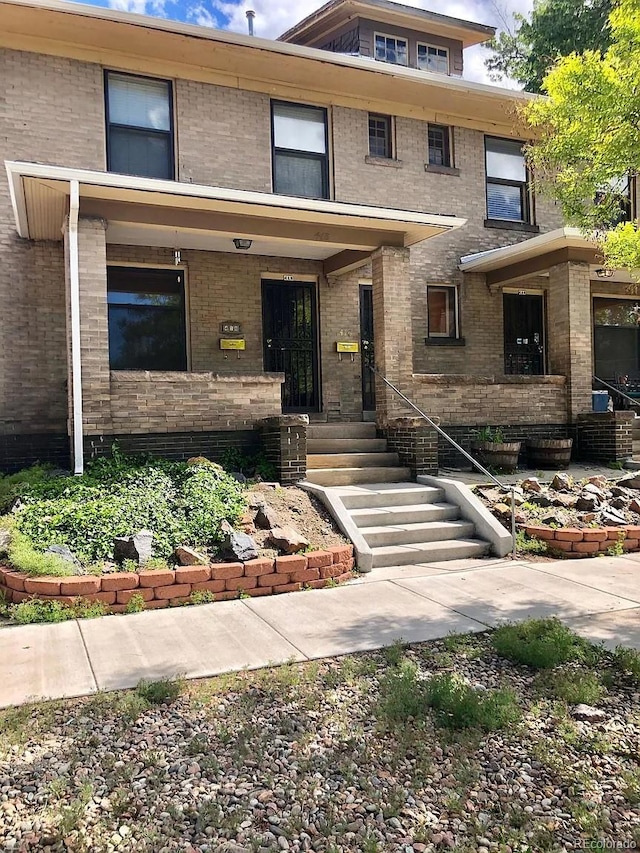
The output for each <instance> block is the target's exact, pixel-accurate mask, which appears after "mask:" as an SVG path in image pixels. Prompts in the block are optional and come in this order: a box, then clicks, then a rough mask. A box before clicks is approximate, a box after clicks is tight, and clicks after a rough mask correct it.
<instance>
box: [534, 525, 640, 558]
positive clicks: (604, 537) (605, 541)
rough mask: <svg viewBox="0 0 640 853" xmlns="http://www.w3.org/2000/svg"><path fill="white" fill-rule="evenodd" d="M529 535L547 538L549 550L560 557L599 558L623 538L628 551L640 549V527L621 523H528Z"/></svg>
mask: <svg viewBox="0 0 640 853" xmlns="http://www.w3.org/2000/svg"><path fill="white" fill-rule="evenodd" d="M524 529H525V530H526V532H527V534H528V535H529V536H535V537H536V539H543V540H544V541H545V542H546V543H547V549H548V550H549V551H552V552H555V553H556V556H558V557H566V558H572V557H573V558H575V557H595V556H596V555H597V554H606V553H607V552H608V551H609V549H610V548H612V547H615V546H616V545H617V544H618V542H619V541H620V540H621V541H622V548H623V550H624V551H640V526H638V525H637V524H626V525H625V524H621V525H620V526H619V527H583V528H580V527H557V528H553V527H543V526H542V525H538V524H527V525H525V528H524Z"/></svg>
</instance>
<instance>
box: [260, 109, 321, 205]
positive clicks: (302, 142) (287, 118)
mask: <svg viewBox="0 0 640 853" xmlns="http://www.w3.org/2000/svg"><path fill="white" fill-rule="evenodd" d="M271 110H272V121H273V191H274V192H276V193H282V194H283V195H295V196H301V197H303V198H329V155H328V153H327V152H328V139H327V111H326V110H325V109H324V108H323V107H312V106H307V105H306V104H292V103H288V102H284V101H273V102H272V105H271Z"/></svg>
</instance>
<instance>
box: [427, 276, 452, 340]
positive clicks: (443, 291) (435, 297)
mask: <svg viewBox="0 0 640 853" xmlns="http://www.w3.org/2000/svg"><path fill="white" fill-rule="evenodd" d="M427 337H429V338H457V337H459V319H458V288H457V287H456V286H455V285H448V284H438V285H434V284H430V285H427Z"/></svg>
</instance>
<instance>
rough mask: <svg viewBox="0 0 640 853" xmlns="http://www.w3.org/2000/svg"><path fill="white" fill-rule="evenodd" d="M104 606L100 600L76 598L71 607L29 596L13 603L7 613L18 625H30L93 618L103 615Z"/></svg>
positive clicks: (104, 611)
mask: <svg viewBox="0 0 640 853" xmlns="http://www.w3.org/2000/svg"><path fill="white" fill-rule="evenodd" d="M105 613H106V608H105V606H104V604H102V602H100V601H86V600H84V599H78V601H77V602H76V604H74V605H73V607H70V606H69V605H68V604H62V603H61V602H59V601H45V600H41V599H39V598H30V599H27V600H26V601H21V602H20V604H13V605H11V607H10V608H9V615H10V617H11V618H12V619H13V621H14V622H17V623H18V624H19V625H30V624H33V623H36V622H66V621H68V620H69V619H95V618H96V617H97V616H104V615H105Z"/></svg>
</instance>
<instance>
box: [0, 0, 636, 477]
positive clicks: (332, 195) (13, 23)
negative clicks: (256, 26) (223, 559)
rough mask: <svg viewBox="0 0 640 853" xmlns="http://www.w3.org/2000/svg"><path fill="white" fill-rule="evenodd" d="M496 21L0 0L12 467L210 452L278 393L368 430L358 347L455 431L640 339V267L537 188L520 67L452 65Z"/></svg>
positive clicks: (250, 425)
mask: <svg viewBox="0 0 640 853" xmlns="http://www.w3.org/2000/svg"><path fill="white" fill-rule="evenodd" d="M492 33H493V30H492V28H490V27H486V26H481V25H479V24H474V23H468V22H465V21H460V20H457V19H453V18H450V17H446V16H443V15H439V14H434V13H430V12H426V11H422V10H418V9H413V8H409V7H405V6H401V5H398V4H395V3H391V2H387V0H333V2H331V3H328V4H327V5H326V6H324V7H322V8H321V9H320V10H318V12H316V13H314V14H313V15H311V16H310V17H308V18H307V19H305V20H304V21H302V22H301V23H300V24H298V25H296V26H295V27H294V28H292V29H291V30H289V31H288V32H287V33H285V34H284V35H283V36H281V38H280V39H279V40H276V41H270V40H265V39H261V38H257V37H251V36H249V35H247V36H243V35H236V34H231V33H228V32H223V31H217V30H213V29H208V28H201V27H195V26H190V25H184V24H178V23H175V22H169V21H166V20H161V19H152V18H147V17H143V16H139V15H134V14H128V13H120V12H116V11H112V10H107V9H102V8H95V7H89V6H82V5H78V4H75V3H67V2H64V0H0V95H1V98H0V110H1V112H0V158H1V160H2V161H3V162H4V165H5V167H4V168H3V169H2V174H1V175H0V259H1V263H0V353H1V359H0V470H11V469H15V468H18V467H21V466H22V465H24V464H28V463H30V462H33V461H35V460H36V459H48V460H52V461H55V462H56V463H58V464H67V463H68V460H69V458H70V456H71V459H72V460H73V464H74V465H75V468H76V470H80V469H81V467H82V464H83V461H84V460H86V459H87V458H89V457H90V456H91V455H94V454H96V453H101V452H105V451H108V450H109V449H110V447H111V445H112V443H113V441H114V440H115V439H117V440H118V441H119V443H120V445H121V446H122V447H123V448H124V449H125V450H142V449H148V450H152V451H154V450H155V451H157V452H161V453H163V454H165V455H170V456H178V457H180V456H184V455H194V454H196V453H205V454H208V455H212V456H214V457H215V456H216V455H218V454H219V453H220V452H221V450H222V449H223V448H224V447H228V446H230V445H238V444H239V445H242V446H250V445H255V444H256V442H257V441H258V435H259V432H258V430H257V429H256V426H257V425H258V424H259V423H260V422H261V421H263V419H265V418H273V417H276V416H279V415H281V414H282V413H285V414H286V413H305V414H308V415H309V416H310V418H311V419H312V420H319V421H336V422H340V421H360V420H363V419H365V420H371V419H374V418H375V420H376V421H377V423H378V426H379V428H380V429H381V430H382V431H384V430H385V429H386V428H387V425H388V423H389V420H390V419H391V418H393V417H395V416H398V415H403V414H406V413H407V411H406V408H404V404H403V403H402V401H401V400H400V399H399V398H398V397H397V396H395V395H394V394H393V392H390V391H389V390H388V389H387V388H386V387H385V386H383V385H382V384H381V382H380V380H379V379H378V380H374V379H373V377H372V374H371V373H370V371H369V370H368V368H367V364H368V363H373V362H375V363H376V364H377V365H378V367H379V369H380V370H381V371H382V372H383V373H384V374H385V375H386V376H387V377H388V378H389V379H390V380H391V381H392V382H394V383H395V384H396V385H397V386H398V387H399V388H400V389H401V390H402V391H403V392H404V393H406V394H408V395H409V396H410V397H411V398H412V399H414V400H415V401H416V402H417V403H418V404H419V405H421V406H422V407H423V408H424V409H425V410H427V411H428V412H429V413H430V414H432V415H436V416H438V417H439V418H440V419H441V422H442V424H443V425H444V426H446V427H448V428H449V429H450V430H451V432H452V433H453V434H454V435H455V436H456V437H458V438H459V439H460V440H462V441H463V442H466V441H468V439H469V436H470V434H471V431H472V430H473V429H474V428H476V427H477V426H479V425H485V424H493V425H497V424H500V425H503V426H505V427H506V428H507V431H508V432H509V434H513V435H516V434H518V435H520V434H522V435H524V434H531V433H535V434H538V435H542V436H549V437H553V436H560V435H566V434H567V433H570V432H571V431H572V430H573V428H574V426H575V424H576V423H577V421H578V420H579V418H580V416H582V415H584V414H585V413H587V412H589V411H590V410H591V388H592V374H593V373H594V370H595V371H596V372H598V371H600V372H603V373H605V374H606V376H607V377H611V376H614V375H615V374H616V373H617V372H621V373H625V372H626V373H631V372H633V368H634V367H637V360H638V346H637V337H636V336H637V323H635V326H634V323H633V307H634V306H635V301H636V290H635V288H636V285H635V284H634V283H632V282H631V281H630V280H629V279H628V278H625V277H624V276H623V275H622V274H615V275H614V276H613V277H612V278H606V279H600V278H599V277H598V275H597V273H596V270H597V258H596V257H595V254H594V250H593V248H592V247H591V246H590V245H589V244H588V243H587V242H586V241H585V240H584V239H583V238H582V237H580V235H579V234H577V233H576V232H574V231H572V230H570V229H564V228H563V227H562V221H561V217H560V213H559V211H558V210H557V209H556V208H555V207H554V205H553V203H551V202H550V201H549V200H547V199H544V198H534V197H533V195H532V193H531V190H530V187H529V185H528V183H527V174H526V169H525V166H524V160H523V156H522V144H523V133H524V131H523V129H522V127H521V126H520V125H519V120H518V115H517V107H518V106H519V105H520V104H521V103H522V102H523V101H524V100H525V99H526V98H527V97H529V96H527V95H524V94H523V93H519V92H514V91H508V90H504V89H501V88H497V87H493V86H486V85H481V84H476V83H471V82H467V81H465V80H464V77H463V54H464V49H465V48H467V47H469V46H471V45H474V44H477V43H479V42H482V41H485V40H487V39H488V38H489V37H490V36H491V35H492ZM631 201H632V199H631V198H630V203H631ZM489 250H492V251H489ZM638 310H639V311H640V309H638ZM341 350H342V351H341ZM443 458H447V457H446V454H444V449H443Z"/></svg>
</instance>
